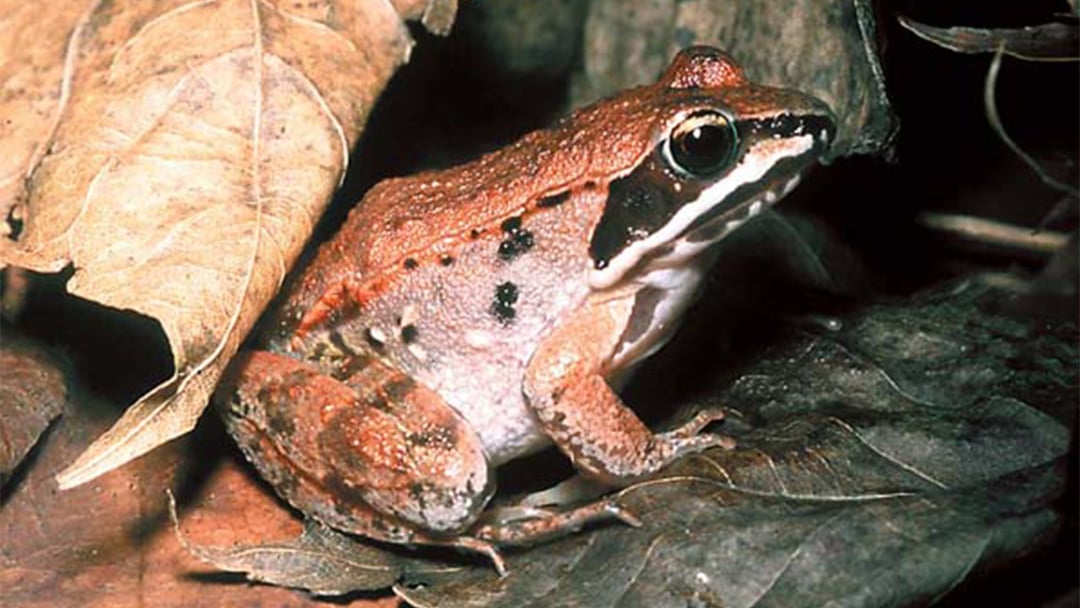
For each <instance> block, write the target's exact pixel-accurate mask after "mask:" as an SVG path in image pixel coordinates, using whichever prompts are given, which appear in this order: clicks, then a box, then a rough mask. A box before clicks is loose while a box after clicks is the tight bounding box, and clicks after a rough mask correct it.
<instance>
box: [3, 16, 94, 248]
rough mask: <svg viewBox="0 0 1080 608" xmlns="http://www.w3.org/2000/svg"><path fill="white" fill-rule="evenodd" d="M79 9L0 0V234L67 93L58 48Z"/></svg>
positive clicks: (64, 43) (61, 47) (62, 49)
mask: <svg viewBox="0 0 1080 608" xmlns="http://www.w3.org/2000/svg"><path fill="white" fill-rule="evenodd" d="M85 10H86V8H85V7H84V6H82V5H80V4H78V3H75V2H71V3H67V2H62V3H58V4H55V5H52V6H50V7H49V10H47V11H43V10H41V7H40V6H38V5H37V4H35V3H33V2H6V3H4V4H0V116H2V117H3V118H2V119H0V146H2V147H3V150H4V153H3V154H0V221H2V223H0V237H6V236H9V235H10V233H11V229H10V224H9V223H8V218H9V214H10V213H11V212H12V210H13V208H14V207H15V206H16V205H17V204H18V202H20V201H23V200H24V198H25V195H26V192H25V186H26V181H25V180H26V178H27V177H28V176H29V175H30V172H31V171H32V170H33V168H34V167H35V166H36V165H37V163H38V161H40V160H41V155H42V154H44V152H45V142H46V141H47V140H48V138H49V133H50V131H51V130H52V129H53V127H54V126H55V124H56V119H57V117H58V112H59V109H60V107H61V105H62V102H61V99H62V97H63V96H64V94H65V93H66V92H67V91H66V89H65V88H64V87H62V86H61V85H62V82H63V72H64V67H65V63H64V52H65V49H66V47H67V44H68V40H69V38H70V34H71V32H72V31H73V30H74V29H75V27H76V24H77V23H78V22H79V19H80V17H82V15H83V13H84V12H85ZM13 219H14V220H15V221H16V222H17V221H18V218H17V217H16V218H13Z"/></svg>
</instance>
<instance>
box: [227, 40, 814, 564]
mask: <svg viewBox="0 0 1080 608" xmlns="http://www.w3.org/2000/svg"><path fill="white" fill-rule="evenodd" d="M834 129H835V127H834V124H833V120H832V116H831V114H830V112H829V110H828V108H827V107H825V106H824V104H822V103H821V102H820V101H818V100H816V99H814V98H812V97H809V96H807V95H804V94H802V93H798V92H795V91H789V90H785V89H778V88H773V87H766V86H762V85H757V84H754V83H752V82H750V81H749V80H747V79H746V77H745V76H744V75H743V73H742V70H741V69H740V68H739V67H738V66H737V65H736V64H735V63H734V62H733V61H732V60H731V58H729V57H728V56H727V55H725V54H723V53H722V52H720V51H718V50H716V49H712V48H708V47H695V48H691V49H686V50H684V51H683V52H681V53H680V54H679V55H678V56H677V57H676V58H675V59H674V61H673V62H672V64H671V66H670V67H669V68H668V70H667V72H666V73H665V74H664V75H663V76H662V77H661V78H660V80H659V81H658V82H657V83H655V84H652V85H646V86H642V87H638V88H635V89H631V90H629V91H625V92H623V93H621V94H619V95H617V96H614V97H612V98H609V99H606V100H601V101H599V102H597V103H596V104H594V105H592V106H589V107H588V108H585V109H582V110H579V111H578V112H575V113H574V114H572V115H570V116H568V117H566V118H564V119H562V120H560V121H558V122H557V123H556V124H555V125H554V126H553V127H552V128H550V129H547V130H543V131H538V132H535V133H532V134H530V135H527V136H525V137H523V138H522V139H521V140H519V141H518V142H517V143H515V144H512V145H510V146H508V147H505V148H503V149H501V150H498V151H496V152H493V153H491V154H488V155H485V156H483V157H481V158H480V159H478V160H476V161H474V162H471V163H468V164H465V165H462V166H459V167H454V168H450V169H446V170H442V171H430V172H426V173H422V174H419V175H416V176H412V177H406V178H398V179H391V180H387V181H384V182H382V183H380V184H378V185H377V186H375V187H374V188H373V189H372V190H371V191H370V192H369V193H368V194H367V195H366V196H365V197H364V199H363V200H362V201H361V202H360V203H359V204H358V206H357V207H356V209H354V210H353V212H352V213H351V214H350V215H349V218H348V219H347V221H346V222H345V224H344V226H343V227H342V228H341V230H340V232H339V233H338V234H337V235H336V236H335V237H334V238H333V239H332V240H331V241H329V242H328V243H326V244H324V245H323V246H322V248H321V249H320V251H319V254H318V255H317V257H316V258H315V260H314V261H313V262H312V263H311V264H310V265H309V267H308V268H306V269H305V270H304V272H303V274H302V275H301V276H300V278H299V279H298V280H297V281H296V282H295V283H293V285H292V287H291V292H290V293H289V295H288V297H287V299H286V300H285V303H284V304H283V306H282V308H281V310H280V311H279V312H278V314H277V316H276V317H274V318H275V319H276V321H277V323H276V326H274V328H273V329H275V333H274V335H273V336H272V337H271V339H270V342H269V352H267V351H258V352H253V353H248V354H246V355H244V356H242V357H240V358H239V359H238V361H237V362H236V363H235V364H234V366H233V371H232V372H231V374H230V378H229V379H228V380H227V381H226V382H225V383H224V384H223V388H222V390H221V391H220V392H221V393H223V397H222V398H221V400H222V401H224V402H226V403H227V404H228V405H229V409H228V412H229V414H230V416H229V417H228V418H227V419H228V420H229V421H230V424H229V427H230V430H231V431H232V433H233V435H234V436H235V437H236V438H237V439H238V442H239V443H240V445H241V447H242V448H243V449H244V451H245V453H246V454H247V455H248V457H249V459H251V460H252V462H254V463H255V464H256V465H257V466H258V468H259V469H260V471H261V472H262V473H263V475H264V476H266V477H267V478H268V479H270V480H271V482H272V483H273V484H274V485H275V487H276V488H277V489H278V491H279V492H280V493H281V494H282V495H283V496H284V497H285V498H286V499H287V500H289V502H290V503H292V504H293V505H295V506H296V507H297V508H299V509H301V510H303V511H304V512H305V513H307V514H309V515H311V516H312V517H315V518H316V519H319V520H320V521H323V522H324V523H327V524H328V525H330V526H332V527H335V528H338V529H342V530H345V531H349V532H353V533H357V534H363V535H367V536H371V537H374V538H379V539H382V540H388V541H391V542H413V543H430V544H450V545H455V546H459V547H465V548H468V549H471V550H475V551H482V552H485V553H487V554H488V555H489V556H491V557H492V559H493V560H495V562H496V564H497V565H498V566H499V567H500V569H501V568H502V567H503V566H502V565H501V558H500V557H498V554H497V552H496V551H495V549H494V545H493V543H504V542H527V541H528V540H529V539H536V538H541V537H544V536H545V535H550V533H552V532H553V531H556V530H564V529H569V528H573V527H575V526H580V525H581V523H583V522H584V521H587V520H589V519H590V518H595V517H599V516H603V515H604V514H607V515H612V514H615V515H616V516H619V517H621V518H623V519H624V520H626V521H631V519H630V517H629V516H628V515H626V514H621V513H619V512H618V509H617V506H615V505H613V503H609V504H607V506H604V507H602V508H600V509H593V510H591V511H589V510H584V511H574V512H571V513H568V514H566V515H565V516H559V517H555V516H552V517H550V518H549V519H543V521H542V522H530V524H529V525H527V526H524V527H509V528H500V527H498V526H496V527H491V526H481V527H478V528H473V526H474V525H475V522H476V520H477V518H478V516H479V514H480V512H481V511H482V510H483V508H484V506H485V505H486V504H487V501H488V500H489V498H490V496H491V494H492V492H493V475H492V474H491V470H490V469H491V468H492V467H494V466H498V465H500V464H502V463H504V462H506V461H508V460H510V459H513V458H516V457H518V456H520V455H523V454H526V453H529V452H532V451H535V450H537V449H539V448H541V447H543V446H545V445H549V444H554V445H555V446H557V447H558V448H559V449H560V450H561V451H562V452H563V453H564V454H566V456H567V457H568V458H569V459H570V460H571V461H572V463H573V465H574V467H575V468H576V469H577V470H578V471H579V472H581V473H582V474H583V475H586V476H589V477H592V478H595V479H597V480H600V481H603V482H606V483H609V484H611V485H613V486H620V485H626V484H628V483H631V482H632V481H634V480H637V479H641V478H643V477H645V476H647V475H650V474H652V473H654V472H656V471H657V470H659V469H660V468H662V467H663V466H666V465H667V464H669V463H670V462H672V461H673V460H674V459H676V458H678V457H679V456H681V455H684V454H689V453H694V452H698V451H701V450H704V449H707V448H710V447H717V446H722V447H730V446H731V441H730V440H729V439H727V438H725V437H723V436H720V435H714V434H709V433H702V432H701V431H702V429H703V428H704V427H705V426H706V425H707V424H708V423H709V422H711V421H713V420H716V419H719V418H720V417H721V412H719V411H712V410H709V411H706V412H702V413H701V414H699V415H698V416H697V417H695V418H694V419H693V420H691V421H690V422H689V423H687V424H685V425H683V426H682V427H679V428H677V429H675V430H674V431H671V432H668V433H660V434H657V433H653V432H652V431H651V430H650V429H648V427H646V426H645V425H644V424H643V423H642V422H641V421H640V420H639V419H638V418H637V416H636V415H635V414H634V413H633V412H632V410H630V409H629V408H627V407H626V406H625V405H624V404H623V403H622V401H621V400H620V399H619V397H618V395H617V394H616V392H615V391H614V390H613V389H612V385H613V384H617V380H618V379H619V378H620V377H622V376H623V375H624V374H625V373H626V372H627V371H628V370H630V369H631V368H632V367H633V366H634V365H635V364H636V363H637V362H638V361H640V360H642V359H643V358H645V357H647V356H648V355H650V354H651V353H653V352H654V351H655V350H656V349H657V348H659V347H660V346H661V345H662V344H664V342H665V341H666V340H667V339H668V338H669V337H670V336H671V334H672V332H673V331H674V329H675V328H676V327H677V326H678V322H679V320H680V319H681V317H682V316H683V315H684V313H685V312H686V310H687V308H688V306H689V304H690V302H692V301H693V299H694V296H695V294H696V293H697V288H698V286H699V284H700V283H701V280H702V278H703V277H704V276H705V273H706V272H707V270H708V268H709V266H710V265H711V263H712V262H713V261H714V259H715V257H716V255H715V252H716V248H714V247H712V245H713V244H715V243H716V242H717V241H719V240H721V239H722V238H724V237H725V236H726V235H727V234H729V233H730V232H731V231H732V230H735V229H736V228H738V227H739V226H740V225H742V224H743V223H745V221H746V220H748V219H749V218H751V217H752V216H754V215H756V214H758V213H759V212H760V211H761V210H762V209H764V208H765V207H767V206H769V205H771V204H773V203H775V202H776V201H777V200H779V199H780V198H782V197H783V196H784V195H785V194H787V192H788V191H790V190H791V189H792V188H793V187H794V186H795V184H796V183H797V182H798V179H799V176H800V174H801V173H802V171H804V170H805V169H807V168H808V167H809V166H810V165H812V164H814V163H815V162H816V161H817V159H818V158H819V157H820V156H821V154H822V153H823V152H824V151H825V149H826V147H827V146H828V144H829V141H830V140H831V138H832V135H833V132H834Z"/></svg>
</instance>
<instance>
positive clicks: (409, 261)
mask: <svg viewBox="0 0 1080 608" xmlns="http://www.w3.org/2000/svg"><path fill="white" fill-rule="evenodd" d="M419 265H420V264H419V263H418V262H417V261H416V260H415V259H413V258H405V263H404V266H405V270H415V269H416V267H417V266H419Z"/></svg>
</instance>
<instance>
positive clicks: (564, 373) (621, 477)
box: [524, 296, 734, 486]
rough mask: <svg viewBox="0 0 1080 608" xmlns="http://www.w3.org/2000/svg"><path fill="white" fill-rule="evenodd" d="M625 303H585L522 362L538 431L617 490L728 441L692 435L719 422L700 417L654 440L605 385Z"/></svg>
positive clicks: (708, 414) (628, 304)
mask: <svg viewBox="0 0 1080 608" xmlns="http://www.w3.org/2000/svg"><path fill="white" fill-rule="evenodd" d="M633 304H634V302H633V297H632V296H622V297H618V296H611V297H608V298H606V299H599V298H597V299H594V300H590V301H589V302H588V303H587V304H586V305H585V306H584V307H583V308H581V309H580V310H579V311H577V312H576V313H575V314H574V315H573V316H572V317H570V318H569V319H567V320H566V321H564V322H563V323H562V324H561V325H559V326H558V327H556V328H555V329H554V330H553V331H552V333H551V334H550V335H548V336H547V337H545V339H544V341H543V342H542V343H541V344H540V346H539V347H538V348H537V350H536V352H535V353H534V354H533V357H532V359H531V361H530V362H529V366H528V370H527V371H526V375H525V381H524V393H525V396H526V398H527V399H528V401H529V405H530V407H531V408H532V409H533V411H534V412H535V414H536V417H537V420H539V422H540V424H541V426H542V427H543V429H544V431H545V432H546V433H547V434H548V435H549V436H550V437H551V439H552V441H554V442H555V444H556V445H557V446H559V448H560V449H561V450H562V451H563V452H564V453H565V454H566V455H567V456H569V457H570V459H571V460H572V461H573V462H574V466H575V467H576V468H577V469H578V470H579V471H581V472H583V473H585V474H587V475H590V476H592V477H595V478H597V479H600V480H601V481H604V482H606V483H610V484H613V485H616V486H624V485H627V484H629V483H631V482H633V481H635V480H637V479H641V478H642V477H645V476H648V475H650V474H652V473H655V472H656V471H658V470H659V469H661V468H663V467H664V466H666V465H667V464H669V463H671V462H672V461H673V460H675V459H677V458H679V457H680V456H683V455H685V454H690V453H694V452H700V451H702V450H705V449H707V448H710V447H713V446H723V447H732V446H733V445H734V442H733V440H732V439H730V438H729V437H724V436H722V435H714V434H698V433H699V431H701V429H702V428H704V427H705V426H706V425H707V424H708V423H709V422H711V421H713V420H719V419H721V418H722V417H723V414H722V412H721V411H720V410H709V411H705V412H702V413H701V414H699V415H698V416H696V417H694V419H693V420H691V421H690V422H688V423H687V424H685V425H683V426H681V427H679V428H677V429H675V430H673V431H670V432H667V433H659V434H656V433H653V432H652V431H651V430H649V428H648V427H647V426H646V425H645V423H643V422H642V421H641V419H639V418H638V417H637V415H636V414H634V412H633V411H631V410H630V409H629V408H627V407H626V406H625V405H624V404H623V403H622V401H621V400H620V399H619V396H618V395H616V394H615V392H614V391H613V390H612V389H611V387H610V386H609V385H608V383H607V381H606V379H605V378H606V377H607V375H608V373H609V372H610V371H612V370H610V369H609V365H610V361H611V359H612V357H613V355H614V354H615V350H616V349H617V348H618V346H619V341H620V339H621V337H622V335H623V330H624V328H625V327H626V326H627V322H628V320H629V318H630V315H631V313H632V311H633Z"/></svg>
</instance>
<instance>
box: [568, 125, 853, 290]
mask: <svg viewBox="0 0 1080 608" xmlns="http://www.w3.org/2000/svg"><path fill="white" fill-rule="evenodd" d="M735 126H736V129H737V131H738V133H739V140H740V142H741V143H740V148H739V150H738V151H737V152H736V154H735V156H736V157H737V158H740V161H739V162H741V157H742V156H743V154H745V151H746V150H747V149H749V147H750V146H752V145H753V144H754V143H756V142H759V141H762V140H766V139H790V138H794V137H799V136H804V135H805V136H811V137H814V139H815V142H817V140H818V138H817V136H818V134H819V133H820V131H821V130H822V129H825V130H827V131H829V133H830V134H831V132H832V124H831V122H830V121H829V119H828V118H826V117H823V116H822V117H818V116H814V115H798V114H777V115H776V116H770V117H768V118H753V119H747V120H741V121H737V122H736V123H735ZM816 145H817V144H815V148H816ZM662 146H663V142H661V143H660V144H659V145H658V146H657V147H656V148H655V149H654V150H653V152H652V153H650V154H649V156H648V158H647V159H646V160H645V162H643V163H642V164H641V166H640V167H638V168H637V169H635V170H634V171H633V172H631V173H630V174H628V175H626V176H624V177H622V178H620V179H617V180H615V181H613V182H612V183H611V186H610V187H609V190H608V198H607V203H606V204H605V206H604V212H603V214H602V215H601V216H600V221H599V222H598V223H597V225H596V229H595V230H594V231H593V236H592V240H591V242H590V243H589V255H590V257H592V260H593V266H594V268H596V269H597V270H603V269H604V268H606V267H607V266H608V265H609V264H610V263H611V260H612V259H614V258H615V257H616V256H617V255H619V253H621V252H622V251H623V250H624V249H626V248H627V247H628V246H629V245H630V244H631V243H633V242H635V241H639V240H642V239H644V238H646V237H648V236H649V235H651V234H653V233H654V232H656V231H657V230H660V229H661V228H662V227H664V226H665V225H666V224H667V223H668V222H669V221H670V220H671V218H672V217H674V216H675V214H676V213H677V212H678V211H679V209H681V208H682V206H683V205H686V204H687V203H690V202H692V201H695V200H697V199H698V198H699V197H700V196H701V192H702V191H703V190H705V189H706V188H707V187H709V186H711V185H713V184H715V183H716V182H718V181H720V180H721V179H723V178H724V177H726V176H727V175H728V174H729V173H730V172H731V169H733V168H734V167H736V166H738V164H739V163H738V162H736V163H733V164H732V165H731V167H729V168H728V169H727V170H725V171H722V172H720V173H719V174H717V175H715V176H713V177H711V178H709V179H707V180H699V179H693V178H688V177H682V176H680V175H677V174H676V173H675V172H673V171H671V170H669V169H668V168H667V166H666V164H665V163H664V161H663V155H662V152H661V148H662ZM816 156H817V152H816V151H815V152H810V151H808V152H807V153H806V154H804V155H800V156H799V157H793V158H791V159H784V160H782V161H781V162H779V163H777V166H775V167H772V168H770V169H769V171H768V172H767V173H766V175H765V176H763V177H762V179H760V180H756V181H755V182H754V183H749V184H743V185H742V186H740V187H739V188H737V189H736V190H735V191H734V192H733V193H732V194H731V195H730V196H728V197H727V198H726V199H725V200H724V201H721V202H720V203H718V204H717V205H716V206H714V207H713V208H712V209H711V210H710V211H709V212H708V213H707V214H706V215H705V216H703V217H701V218H698V220H697V221H695V222H694V223H693V224H692V225H691V229H693V228H696V227H699V226H701V225H702V224H704V223H706V222H708V221H710V220H712V219H714V218H716V217H718V216H720V215H723V214H724V213H726V212H727V211H729V210H731V209H732V208H734V207H736V206H738V205H739V204H740V203H742V202H749V201H750V200H752V198H753V197H754V196H755V195H756V194H757V193H758V192H760V191H761V190H762V186H763V185H766V184H770V182H772V181H773V180H774V179H777V177H778V176H783V175H788V174H791V175H794V174H795V173H796V172H797V171H798V170H799V169H801V168H802V167H795V166H794V165H798V164H800V163H801V164H802V165H805V164H807V162H806V158H810V157H816Z"/></svg>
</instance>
